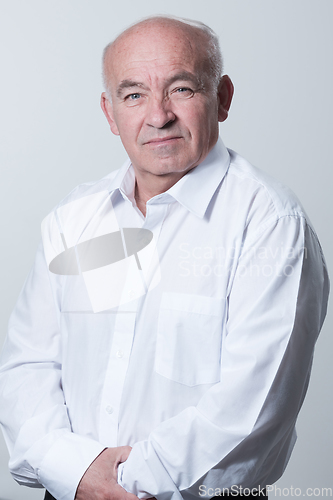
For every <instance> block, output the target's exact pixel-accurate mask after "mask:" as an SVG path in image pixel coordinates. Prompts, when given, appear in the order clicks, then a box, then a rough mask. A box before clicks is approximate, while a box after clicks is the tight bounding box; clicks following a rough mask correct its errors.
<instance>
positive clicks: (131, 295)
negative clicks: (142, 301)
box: [128, 290, 135, 299]
mask: <svg viewBox="0 0 333 500" xmlns="http://www.w3.org/2000/svg"><path fill="white" fill-rule="evenodd" d="M128 295H129V296H130V298H131V299H134V297H135V291H134V290H130V291H129V292H128Z"/></svg>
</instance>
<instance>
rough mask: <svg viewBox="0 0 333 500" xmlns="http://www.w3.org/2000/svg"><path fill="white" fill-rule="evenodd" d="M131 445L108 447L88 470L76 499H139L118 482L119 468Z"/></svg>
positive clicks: (125, 458)
mask: <svg viewBox="0 0 333 500" xmlns="http://www.w3.org/2000/svg"><path fill="white" fill-rule="evenodd" d="M131 449H132V448H131V447H130V446H118V447H116V448H106V449H105V450H104V451H102V453H101V454H100V455H98V457H97V458H96V459H95V460H94V461H93V462H92V464H91V465H90V467H88V469H87V470H86V472H85V473H84V475H83V476H82V479H81V481H80V483H79V486H78V488H77V490H76V495H75V500H138V497H136V496H135V495H133V494H132V493H128V492H127V491H126V490H125V489H124V488H122V487H121V486H120V485H119V484H118V483H117V469H118V465H119V464H120V463H121V462H125V460H127V458H128V455H129V454H130V452H131Z"/></svg>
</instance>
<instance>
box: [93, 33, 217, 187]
mask: <svg viewBox="0 0 333 500" xmlns="http://www.w3.org/2000/svg"><path fill="white" fill-rule="evenodd" d="M196 38H197V39H195V38H194V37H193V35H192V34H191V33H190V34H188V33H186V32H184V31H182V30H179V29H175V28H174V27H170V26H169V27H161V26H157V27H156V26H155V27H151V26H150V27H148V28H147V27H146V29H144V28H141V30H139V31H138V32H134V33H131V34H129V35H127V36H125V37H124V38H123V39H122V40H120V41H119V42H118V44H116V46H115V48H114V49H113V53H112V57H111V58H110V61H109V63H108V64H109V65H110V66H108V70H109V71H108V74H109V75H110V89H111V95H112V104H110V103H109V102H108V101H107V100H106V97H105V94H104V108H103V110H104V112H105V113H106V115H107V118H108V120H109V123H110V126H111V130H112V132H113V133H114V134H117V135H120V138H121V140H122V143H123V145H124V147H125V149H126V151H127V153H128V155H129V157H130V159H131V161H132V164H133V167H134V168H135V170H136V171H137V172H140V173H142V174H144V173H149V174H153V175H165V174H171V175H173V176H175V177H178V178H180V177H181V176H182V175H184V173H186V172H187V171H188V170H190V169H191V168H193V167H195V166H196V165H198V164H199V163H200V162H201V161H202V160H203V159H204V158H205V157H206V156H207V154H208V153H209V151H210V150H211V149H212V147H213V146H214V144H215V143H216V141H217V138H218V121H219V119H220V121H222V119H221V117H220V115H221V112H220V96H219V93H218V91H217V90H216V88H215V89H214V86H213V84H212V82H211V78H210V77H209V74H208V73H207V71H205V68H204V61H205V58H204V52H203V50H204V49H203V48H202V46H200V40H199V39H198V38H200V36H199V37H198V36H197V37H196ZM201 45H204V44H203V43H202V40H201ZM102 107H103V95H102ZM223 119H225V118H223Z"/></svg>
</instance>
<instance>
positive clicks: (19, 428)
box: [0, 244, 105, 500]
mask: <svg viewBox="0 0 333 500" xmlns="http://www.w3.org/2000/svg"><path fill="white" fill-rule="evenodd" d="M50 274H51V273H49V272H48V269H47V265H46V262H45V257H44V251H43V246H42V244H40V246H39V248H38V251H37V255H36V260H35V264H34V266H33V269H32V271H31V272H30V274H29V276H28V278H27V281H26V283H25V285H24V287H23V290H22V292H21V294H20V297H19V299H18V302H17V305H16V307H15V309H14V311H13V313H12V316H11V318H10V322H9V332H8V335H7V338H6V341H5V345H4V348H3V351H2V354H1V360H0V394H1V405H0V421H1V426H2V430H3V434H4V437H5V441H6V444H7V446H8V449H9V452H10V461H9V469H10V471H11V473H12V475H13V477H14V479H15V480H16V481H17V482H18V483H20V484H23V485H27V486H31V487H42V486H44V487H45V488H47V489H48V491H49V492H50V493H51V494H52V495H53V496H54V497H56V498H57V499H58V500H72V499H73V498H74V496H75V492H76V489H77V486H78V483H79V481H80V479H81V477H82V476H83V474H84V472H85V471H86V469H87V468H88V467H89V465H90V464H91V463H92V462H93V460H94V459H95V458H96V457H97V456H98V455H99V454H100V453H101V452H102V451H103V449H104V448H105V446H103V445H102V444H101V443H99V442H97V441H94V440H93V439H90V438H88V437H85V436H81V435H77V434H74V433H73V432H72V429H71V424H70V420H69V417H68V413H67V409H66V403H65V401H64V395H63V391H62V384H61V341H60V330H59V322H58V319H59V309H58V308H57V298H56V296H55V295H56V293H57V291H55V293H53V291H52V288H54V289H55V290H57V284H56V283H55V284H53V285H54V287H51V284H50V279H55V280H56V278H52V276H50ZM57 279H59V278H57ZM58 289H59V290H60V287H59V286H58Z"/></svg>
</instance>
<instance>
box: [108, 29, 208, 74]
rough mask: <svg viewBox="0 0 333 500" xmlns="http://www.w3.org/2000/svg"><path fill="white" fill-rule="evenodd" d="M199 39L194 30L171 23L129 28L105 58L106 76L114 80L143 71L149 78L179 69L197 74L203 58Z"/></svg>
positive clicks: (200, 36) (199, 36) (199, 35)
mask: <svg viewBox="0 0 333 500" xmlns="http://www.w3.org/2000/svg"><path fill="white" fill-rule="evenodd" d="M200 38H202V35H201V34H200V33H198V31H197V30H193V29H192V30H191V29H186V28H185V29H181V28H179V27H175V26H163V25H157V26H141V27H138V28H137V29H133V30H131V31H129V32H128V33H125V34H123V35H122V36H121V37H120V38H119V39H118V40H117V41H116V42H115V44H114V46H113V47H112V48H111V50H110V52H109V54H108V56H107V58H106V65H107V69H108V75H109V79H110V80H111V83H117V82H119V80H122V79H124V78H134V77H136V76H137V75H138V74H140V75H142V74H143V73H144V74H145V75H146V76H147V77H152V78H154V77H157V78H158V77H162V78H163V76H166V77H169V76H170V72H172V71H177V72H179V71H180V70H185V71H191V72H195V73H198V72H200V69H201V66H202V63H203V59H204V51H203V50H202V46H204V44H203V43H202V40H200ZM200 41H201V44H200Z"/></svg>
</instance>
